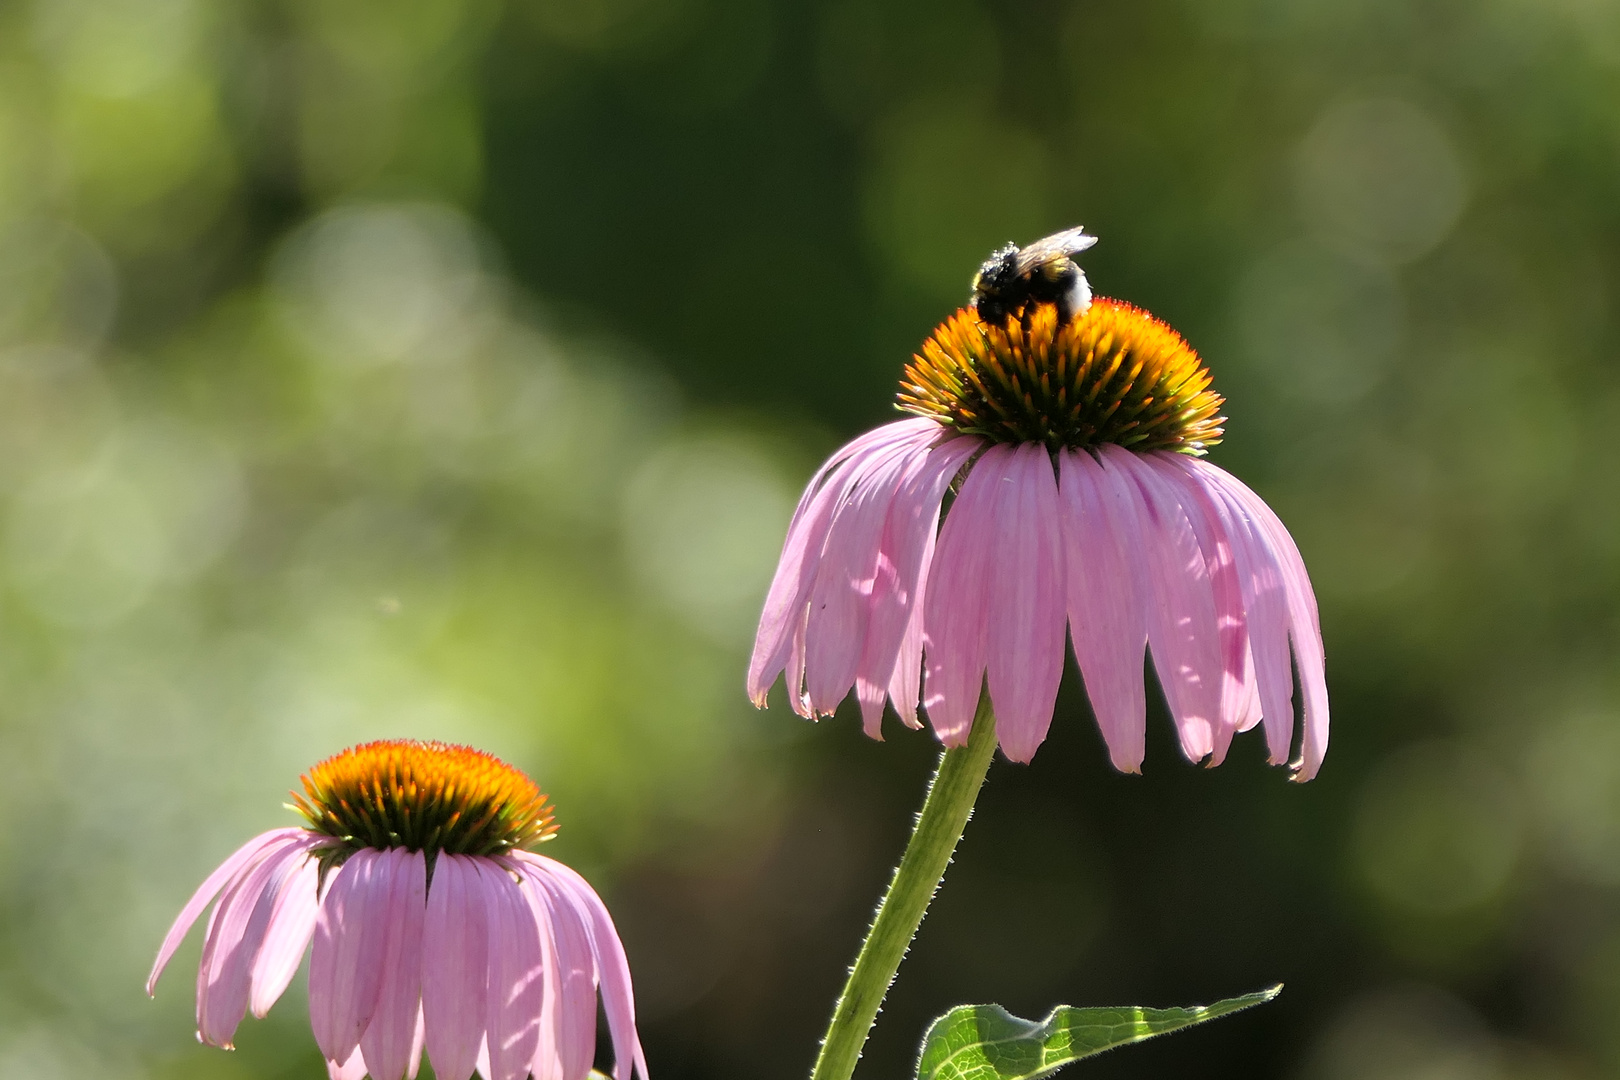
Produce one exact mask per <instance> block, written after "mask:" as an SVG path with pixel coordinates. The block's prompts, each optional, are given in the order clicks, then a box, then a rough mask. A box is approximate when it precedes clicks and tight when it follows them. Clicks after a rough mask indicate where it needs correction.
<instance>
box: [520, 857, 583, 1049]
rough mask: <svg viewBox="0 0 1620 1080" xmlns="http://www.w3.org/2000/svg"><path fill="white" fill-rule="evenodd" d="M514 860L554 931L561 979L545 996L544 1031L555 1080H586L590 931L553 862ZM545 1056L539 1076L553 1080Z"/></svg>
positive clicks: (557, 977)
mask: <svg viewBox="0 0 1620 1080" xmlns="http://www.w3.org/2000/svg"><path fill="white" fill-rule="evenodd" d="M514 859H515V861H517V862H518V863H519V865H520V866H521V867H522V870H523V873H524V874H525V875H526V877H527V880H528V885H529V889H530V895H531V898H532V900H533V901H534V902H536V903H538V904H541V905H544V908H545V917H546V924H547V925H548V926H550V928H551V952H552V956H553V967H554V969H555V972H556V975H555V977H554V979H553V981H552V983H551V984H550V992H549V993H547V995H546V1018H545V1021H544V1022H543V1023H542V1029H543V1030H549V1032H550V1034H551V1051H552V1054H553V1055H554V1056H555V1061H556V1067H557V1072H556V1074H555V1076H556V1080H584V1078H585V1077H586V1076H588V1075H589V1073H590V1071H591V1062H592V1059H593V1058H594V1056H595V1053H596V982H597V974H596V960H595V956H594V953H593V951H592V949H591V932H590V927H589V926H587V925H586V922H585V919H584V916H583V915H582V914H581V913H580V911H579V909H578V908H577V907H576V906H575V903H574V900H573V895H572V893H571V891H570V890H569V888H568V887H567V885H566V884H564V883H561V882H558V881H556V880H555V879H554V878H553V876H552V874H551V870H550V860H548V859H545V858H543V857H542V856H534V855H530V854H529V853H528V852H518V853H515V855H514ZM542 1041H543V1042H544V1040H542ZM545 1050H546V1047H545V1046H542V1047H541V1052H540V1053H539V1054H538V1055H537V1058H536V1062H535V1069H534V1074H535V1076H536V1077H537V1078H539V1080H553V1076H552V1074H551V1073H548V1072H545V1071H543V1070H542V1065H543V1064H547V1063H548V1062H547V1060H546V1059H547V1055H546V1054H545V1052H544V1051H545Z"/></svg>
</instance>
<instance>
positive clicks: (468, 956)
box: [422, 852, 501, 1080]
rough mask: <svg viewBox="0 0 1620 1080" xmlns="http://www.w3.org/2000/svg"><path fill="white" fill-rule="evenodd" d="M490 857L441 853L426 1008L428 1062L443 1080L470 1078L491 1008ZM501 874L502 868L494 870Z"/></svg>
mask: <svg viewBox="0 0 1620 1080" xmlns="http://www.w3.org/2000/svg"><path fill="white" fill-rule="evenodd" d="M483 861H484V860H481V859H478V858H475V857H473V856H471V855H450V854H445V853H442V852H441V853H440V855H439V856H438V858H437V859H436V860H435V862H434V867H433V886H432V888H430V889H429V890H428V899H427V914H426V919H425V921H424V924H423V931H422V1012H423V1016H424V1019H425V1022H426V1028H427V1053H428V1060H430V1061H431V1062H432V1063H433V1073H434V1075H435V1076H437V1077H438V1078H439V1080H467V1078H468V1077H469V1076H471V1075H472V1071H473V1068H474V1067H475V1066H476V1064H477V1061H478V1046H479V1043H480V1042H481V1041H482V1039H483V1036H484V1025H485V1024H486V1023H487V1022H488V1016H489V1008H488V1004H487V998H486V994H485V988H486V987H487V986H488V984H489V914H488V907H487V905H486V903H485V900H484V892H485V889H484V886H483V883H482V882H481V881H480V875H481V874H482V873H484V872H485V871H484V870H483V869H482V865H481V864H482V863H483ZM489 872H491V873H500V872H501V871H500V870H499V869H493V870H491V871H489Z"/></svg>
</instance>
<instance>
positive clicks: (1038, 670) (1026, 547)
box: [952, 443, 1066, 762]
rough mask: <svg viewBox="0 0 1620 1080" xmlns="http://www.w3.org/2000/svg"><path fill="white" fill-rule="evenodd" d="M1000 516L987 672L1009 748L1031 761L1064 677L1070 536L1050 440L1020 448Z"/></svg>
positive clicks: (1000, 491)
mask: <svg viewBox="0 0 1620 1080" xmlns="http://www.w3.org/2000/svg"><path fill="white" fill-rule="evenodd" d="M954 514H955V510H954V508H953V510H952V516H954ZM993 522H994V528H995V533H996V536H995V540H994V544H995V548H994V555H993V557H991V558H990V559H989V560H988V561H987V562H988V565H987V569H988V570H989V574H990V581H989V589H988V592H987V593H986V596H985V612H986V615H987V620H986V623H987V626H986V638H987V642H986V645H987V648H986V674H987V676H988V680H989V688H990V700H991V702H992V703H993V704H994V705H995V710H996V733H997V736H998V738H999V740H1000V743H1001V750H1002V753H1004V754H1006V755H1007V757H1008V758H1009V759H1010V760H1012V761H1022V762H1027V761H1029V759H1030V758H1032V757H1034V756H1035V751H1036V749H1038V748H1039V747H1040V745H1041V743H1042V741H1043V740H1045V738H1046V730H1047V728H1049V727H1050V726H1051V724H1052V709H1053V706H1054V705H1055V704H1056V703H1057V692H1058V683H1059V682H1061V681H1062V679H1063V645H1064V638H1063V626H1064V623H1065V621H1066V613H1065V611H1064V600H1065V592H1064V581H1063V556H1062V540H1061V536H1060V534H1059V531H1058V487H1057V478H1056V476H1055V475H1054V474H1053V472H1052V458H1051V455H1050V454H1049V453H1048V452H1047V449H1046V447H1044V446H1041V445H1039V444H1036V443H1024V444H1022V445H1020V446H1018V447H1017V448H1016V449H1014V451H1013V453H1012V455H1011V457H1010V458H1009V459H1008V460H1007V463H1006V471H1005V474H1004V476H1003V478H1002V480H1001V482H1000V483H999V484H998V485H997V486H996V508H995V516H994V518H993Z"/></svg>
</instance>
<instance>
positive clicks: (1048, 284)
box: [969, 244, 1091, 323]
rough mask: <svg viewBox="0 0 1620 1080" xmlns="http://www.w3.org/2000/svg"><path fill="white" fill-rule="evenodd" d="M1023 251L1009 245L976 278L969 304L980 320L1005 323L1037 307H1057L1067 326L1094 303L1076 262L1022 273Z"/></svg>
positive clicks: (1047, 264) (1063, 259)
mask: <svg viewBox="0 0 1620 1080" xmlns="http://www.w3.org/2000/svg"><path fill="white" fill-rule="evenodd" d="M1018 255H1019V248H1018V246H1017V245H1016V244H1008V245H1007V246H1006V247H1004V248H1001V249H1000V250H998V251H996V252H995V253H994V254H992V255H991V256H990V258H988V259H986V260H985V262H984V265H983V266H981V267H979V272H978V273H977V274H976V275H974V278H973V295H972V296H971V297H970V298H969V302H970V303H971V304H972V305H973V306H974V307H975V308H977V309H978V312H979V318H981V319H983V320H984V321H985V322H988V323H1001V322H1005V321H1006V320H1007V318H1008V317H1009V316H1014V315H1016V316H1019V317H1022V315H1023V313H1024V311H1025V310H1026V309H1027V308H1030V307H1031V306H1033V305H1035V304H1042V303H1047V304H1056V305H1057V306H1058V310H1059V313H1060V314H1061V316H1062V319H1063V321H1064V322H1067V321H1068V320H1069V319H1070V318H1072V317H1073V316H1074V315H1076V314H1078V312H1079V311H1080V310H1082V309H1083V308H1084V306H1085V304H1087V303H1089V302H1090V300H1091V290H1090V289H1089V288H1087V287H1086V286H1085V285H1084V284H1083V282H1084V280H1085V278H1084V275H1083V274H1082V272H1081V270H1080V267H1079V266H1078V265H1077V264H1076V263H1075V261H1074V260H1073V259H1070V258H1067V257H1059V258H1056V259H1052V260H1050V261H1048V262H1045V263H1042V264H1041V265H1039V266H1037V267H1035V268H1033V269H1032V270H1028V271H1026V272H1024V273H1022V274H1020V273H1019V272H1018V269H1019V268H1018Z"/></svg>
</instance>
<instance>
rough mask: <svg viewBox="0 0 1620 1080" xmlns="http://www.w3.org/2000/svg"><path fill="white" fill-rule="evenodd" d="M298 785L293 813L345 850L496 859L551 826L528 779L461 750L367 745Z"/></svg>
mask: <svg viewBox="0 0 1620 1080" xmlns="http://www.w3.org/2000/svg"><path fill="white" fill-rule="evenodd" d="M303 784H304V792H303V794H302V795H299V794H298V793H296V792H295V793H294V794H293V800H294V803H295V804H296V809H297V810H298V812H299V813H300V814H302V815H304V817H305V818H306V819H307V820H308V821H309V825H310V828H311V829H313V830H315V831H316V832H319V833H324V834H326V835H327V836H331V837H333V838H335V839H337V840H339V841H341V842H342V844H343V846H344V847H345V848H348V849H349V850H358V849H360V848H363V847H371V848H391V847H403V848H406V849H408V850H411V851H425V852H427V853H428V855H430V856H432V855H436V854H437V853H438V852H440V851H448V852H450V853H451V854H455V855H500V854H502V853H504V852H507V851H510V850H512V849H514V848H530V847H533V846H535V845H536V844H539V843H540V842H542V841H544V840H549V839H551V837H552V835H553V834H554V833H555V832H556V831H557V829H556V825H555V824H554V822H553V820H552V812H551V807H550V805H549V804H548V802H547V799H546V796H545V795H544V794H542V793H541V791H540V789H539V788H538V787H536V786H535V783H534V781H532V780H530V779H529V778H528V777H527V776H525V775H524V774H523V773H521V772H519V771H518V770H517V769H514V768H513V767H512V766H510V765H508V764H506V762H504V761H501V760H500V759H499V758H496V757H493V756H491V755H489V754H486V753H484V752H483V751H481V750H474V749H472V748H471V747H467V746H455V745H452V744H449V743H441V742H417V741H415V740H409V739H391V740H386V741H383V742H373V743H365V744H364V745H361V746H355V747H351V748H350V749H348V750H345V751H343V752H342V753H341V754H338V755H336V756H335V757H330V758H327V759H326V760H325V761H323V762H321V763H320V764H319V765H316V766H315V767H314V768H312V769H310V770H309V772H307V773H305V774H304V776H303Z"/></svg>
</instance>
